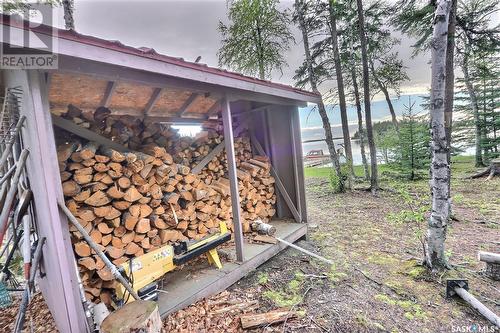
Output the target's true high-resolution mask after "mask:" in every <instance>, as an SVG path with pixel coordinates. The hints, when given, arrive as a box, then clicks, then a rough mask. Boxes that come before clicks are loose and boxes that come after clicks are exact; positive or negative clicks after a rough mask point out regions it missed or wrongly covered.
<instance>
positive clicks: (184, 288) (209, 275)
mask: <svg viewBox="0 0 500 333" xmlns="http://www.w3.org/2000/svg"><path fill="white" fill-rule="evenodd" d="M273 225H275V226H276V228H277V235H278V236H279V237H280V238H282V239H284V240H286V241H288V242H290V243H293V242H295V241H297V240H298V239H300V238H301V237H303V236H304V235H305V234H306V233H307V225H306V224H297V223H290V222H282V221H275V222H274V223H273ZM283 227H285V228H286V230H284V228H283ZM286 247H287V246H286V245H285V244H283V243H278V244H249V245H248V248H249V250H247V251H246V252H247V253H246V254H245V259H246V260H245V261H244V262H243V263H241V264H235V263H231V262H227V263H224V268H223V270H222V271H216V270H208V271H205V272H203V273H202V274H200V276H199V279H196V280H192V279H189V278H188V276H187V274H188V272H185V271H177V272H173V274H172V275H170V277H169V280H168V283H166V284H165V285H166V288H165V290H166V291H168V294H166V293H160V295H159V299H158V304H159V306H160V314H161V316H162V317H163V318H164V317H166V316H167V315H169V314H171V313H173V312H175V311H178V310H181V309H183V308H185V307H187V306H189V305H191V304H193V303H195V302H197V301H198V300H200V299H203V298H207V297H209V296H211V295H214V294H217V293H219V292H221V291H222V290H225V289H227V288H228V287H229V286H231V285H233V284H234V283H236V282H237V281H238V280H239V279H241V278H243V277H244V276H246V275H248V274H249V273H250V272H252V271H254V270H255V269H256V268H257V267H259V266H260V265H262V264H263V263H265V262H266V261H267V260H269V259H271V258H272V257H273V256H275V255H276V254H278V253H279V252H280V251H282V250H284V249H285V248H286ZM206 280H208V281H206ZM191 281H192V282H191Z"/></svg>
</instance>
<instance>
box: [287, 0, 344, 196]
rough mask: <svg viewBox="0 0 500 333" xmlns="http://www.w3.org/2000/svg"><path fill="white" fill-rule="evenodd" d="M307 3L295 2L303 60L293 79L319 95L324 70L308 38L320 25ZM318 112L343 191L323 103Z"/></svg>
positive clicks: (339, 188) (341, 177) (301, 0)
mask: <svg viewBox="0 0 500 333" xmlns="http://www.w3.org/2000/svg"><path fill="white" fill-rule="evenodd" d="M308 9H309V6H308V1H307V0H306V1H304V0H295V17H294V21H296V22H297V23H298V25H299V29H300V31H301V33H302V41H303V43H304V53H305V60H304V64H303V65H302V66H301V68H299V69H298V70H297V73H296V75H295V77H294V79H296V80H297V85H298V86H304V85H305V84H307V83H309V84H310V86H311V89H312V91H314V92H316V93H319V90H318V78H319V77H322V76H323V74H324V68H323V67H322V66H321V65H317V64H316V63H315V62H314V59H313V57H312V55H311V50H310V47H309V36H310V34H311V33H312V32H313V31H315V30H316V29H317V28H318V26H320V23H319V22H318V21H317V19H316V18H315V16H314V15H308ZM318 111H319V115H320V117H321V121H322V123H323V129H324V131H325V141H326V145H327V147H328V152H329V153H330V159H331V161H332V167H333V169H334V172H335V175H336V179H337V184H336V187H337V188H336V190H337V191H338V192H344V191H345V182H344V176H343V174H342V170H341V168H340V162H339V157H338V155H337V150H336V149H335V143H334V142H333V135H332V128H331V125H330V120H329V119H328V114H327V113H326V107H325V104H324V103H323V101H321V102H319V103H318Z"/></svg>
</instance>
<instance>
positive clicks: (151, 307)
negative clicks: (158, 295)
mask: <svg viewBox="0 0 500 333" xmlns="http://www.w3.org/2000/svg"><path fill="white" fill-rule="evenodd" d="M161 327H162V322H161V318H160V312H159V311H158V305H157V304H156V303H155V302H151V301H143V300H139V301H135V302H132V303H128V304H126V305H124V306H123V307H122V308H120V309H118V310H116V311H115V312H113V313H111V314H110V315H109V316H107V317H106V319H104V320H103V322H102V324H101V332H102V333H129V332H143V333H160V332H161Z"/></svg>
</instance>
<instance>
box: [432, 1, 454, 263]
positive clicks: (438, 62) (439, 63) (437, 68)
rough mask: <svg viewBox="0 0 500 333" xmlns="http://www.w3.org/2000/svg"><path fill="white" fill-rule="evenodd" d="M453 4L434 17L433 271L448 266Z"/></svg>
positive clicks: (442, 3)
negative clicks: (447, 94) (448, 95)
mask: <svg viewBox="0 0 500 333" xmlns="http://www.w3.org/2000/svg"><path fill="white" fill-rule="evenodd" d="M449 13H450V1H449V0H439V1H438V4H437V8H436V12H435V15H434V32H433V41H432V49H431V61H432V81H431V101H430V107H431V139H432V141H431V149H432V152H433V155H432V163H431V170H430V171H431V188H432V211H431V216H430V218H429V225H428V229H427V235H426V264H427V265H428V266H429V267H430V268H432V269H433V270H436V269H442V268H445V267H446V266H447V264H446V258H445V255H444V242H445V239H446V226H447V222H448V217H449V216H448V213H449V209H448V204H449V202H448V197H449V183H448V177H449V164H448V160H447V153H448V145H447V143H446V132H445V120H444V99H445V84H446V47H447V43H448V40H447V37H448V18H449Z"/></svg>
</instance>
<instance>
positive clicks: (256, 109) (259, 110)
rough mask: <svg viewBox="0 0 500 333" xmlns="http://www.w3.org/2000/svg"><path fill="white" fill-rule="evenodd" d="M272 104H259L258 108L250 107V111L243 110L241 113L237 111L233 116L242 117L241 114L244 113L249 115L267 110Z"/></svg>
mask: <svg viewBox="0 0 500 333" xmlns="http://www.w3.org/2000/svg"><path fill="white" fill-rule="evenodd" d="M271 105H272V104H266V105H263V106H259V107H258V108H254V109H250V110H248V111H242V112H239V113H235V114H233V117H241V116H244V115H249V114H250V113H255V112H261V111H267V110H268V109H269V107H270V106H271Z"/></svg>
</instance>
